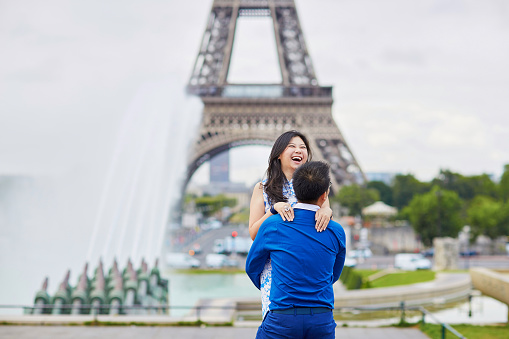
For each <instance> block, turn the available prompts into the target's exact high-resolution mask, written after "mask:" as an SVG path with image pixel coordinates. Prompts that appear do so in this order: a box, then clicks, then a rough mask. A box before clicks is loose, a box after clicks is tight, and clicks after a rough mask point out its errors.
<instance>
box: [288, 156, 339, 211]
mask: <svg viewBox="0 0 509 339" xmlns="http://www.w3.org/2000/svg"><path fill="white" fill-rule="evenodd" d="M329 172H330V166H329V164H327V163H325V162H323V161H310V162H307V163H305V164H303V165H302V166H300V167H299V168H297V170H296V171H295V173H294V174H293V189H294V190H295V196H296V197H297V200H298V201H299V202H303V203H307V204H313V203H316V202H317V200H318V198H320V196H321V195H322V194H323V193H324V192H326V191H327V189H328V188H329V184H330V174H329Z"/></svg>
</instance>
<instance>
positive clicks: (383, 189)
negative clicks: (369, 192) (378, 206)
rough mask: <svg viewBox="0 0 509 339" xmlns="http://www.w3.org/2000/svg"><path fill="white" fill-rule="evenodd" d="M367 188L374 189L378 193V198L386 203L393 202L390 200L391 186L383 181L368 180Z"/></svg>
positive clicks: (390, 203)
mask: <svg viewBox="0 0 509 339" xmlns="http://www.w3.org/2000/svg"><path fill="white" fill-rule="evenodd" d="M367 188H372V189H376V190H377V191H378V193H379V194H380V200H381V201H383V202H385V203H386V204H387V205H391V206H392V204H393V202H392V200H393V199H392V188H391V187H390V186H388V185H387V184H386V183H385V182H383V181H370V182H368V184H367Z"/></svg>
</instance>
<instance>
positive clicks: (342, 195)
mask: <svg viewBox="0 0 509 339" xmlns="http://www.w3.org/2000/svg"><path fill="white" fill-rule="evenodd" d="M332 200H334V201H337V202H339V203H340V204H341V205H342V206H344V207H347V208H348V210H349V214H350V215H359V214H361V211H362V209H363V208H364V207H366V206H368V205H371V204H372V203H374V202H375V201H378V200H380V194H379V193H378V191H377V190H375V189H372V188H371V189H370V188H366V187H363V186H359V185H349V186H343V187H341V189H340V190H339V192H338V194H337V195H336V196H335V197H334V198H332Z"/></svg>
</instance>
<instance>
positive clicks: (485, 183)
mask: <svg viewBox="0 0 509 339" xmlns="http://www.w3.org/2000/svg"><path fill="white" fill-rule="evenodd" d="M432 183H433V184H434V185H439V186H440V187H441V188H443V189H446V190H450V191H454V192H456V193H458V195H459V197H460V198H462V199H464V200H472V199H473V198H475V197H476V196H478V195H486V196H490V197H493V198H496V197H497V196H498V192H497V191H498V190H497V185H496V184H495V183H494V182H493V180H491V178H490V177H489V176H488V175H487V174H481V175H473V176H463V175H461V174H459V173H454V172H451V171H449V170H440V174H439V175H438V177H437V178H435V179H433V181H432Z"/></svg>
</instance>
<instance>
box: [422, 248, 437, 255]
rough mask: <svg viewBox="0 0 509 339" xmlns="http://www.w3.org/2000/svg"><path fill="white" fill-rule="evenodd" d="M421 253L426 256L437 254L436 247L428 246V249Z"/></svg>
mask: <svg viewBox="0 0 509 339" xmlns="http://www.w3.org/2000/svg"><path fill="white" fill-rule="evenodd" d="M421 254H422V255H423V256H425V257H433V256H434V255H435V249H434V248H433V247H432V248H428V249H427V250H423V251H421Z"/></svg>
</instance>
